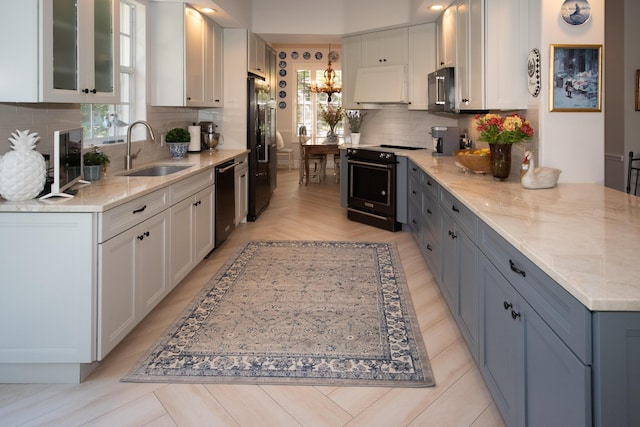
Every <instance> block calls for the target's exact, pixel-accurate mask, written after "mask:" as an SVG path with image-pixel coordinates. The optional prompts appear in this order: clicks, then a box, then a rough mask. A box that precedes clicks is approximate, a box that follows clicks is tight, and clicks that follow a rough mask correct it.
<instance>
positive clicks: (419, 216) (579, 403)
mask: <svg viewBox="0 0 640 427" xmlns="http://www.w3.org/2000/svg"><path fill="white" fill-rule="evenodd" d="M407 188H408V202H407V203H408V219H409V221H408V225H407V230H408V231H410V232H411V233H412V235H413V236H414V238H415V240H416V242H417V243H418V245H419V246H420V248H421V250H422V253H423V255H424V257H425V260H426V261H427V263H428V264H429V267H430V269H431V270H432V273H433V275H434V277H435V279H436V281H437V282H438V285H439V286H440V289H441V291H442V293H443V295H444V297H445V300H446V301H447V304H448V305H449V308H450V309H451V312H452V314H453V317H454V319H455V320H456V322H457V324H458V327H459V329H460V331H461V333H462V336H463V337H464V339H465V341H466V342H467V345H468V347H469V349H470V351H471V353H472V354H473V356H474V357H475V359H476V362H477V364H478V366H479V367H480V372H481V374H482V376H483V378H484V380H485V382H486V384H487V386H488V388H489V390H490V391H491V394H492V396H493V397H494V399H495V402H496V405H497V407H498V409H499V411H500V413H501V415H502V417H503V418H504V421H505V423H506V424H507V425H509V426H556V425H558V426H560V425H562V426H591V425H596V426H608V425H621V426H624V425H640V424H638V423H635V424H634V423H630V422H624V421H620V422H617V421H618V420H620V419H621V418H620V416H619V415H618V417H617V418H616V414H615V412H616V411H622V412H623V413H624V414H625V416H627V415H626V414H630V415H628V416H627V418H626V419H628V420H636V421H637V417H638V416H639V413H640V410H637V411H635V413H634V412H633V411H634V410H633V409H631V402H634V401H635V402H638V401H639V399H640V385H638V386H635V385H634V384H640V369H637V371H631V370H629V368H627V366H629V364H626V365H625V363H626V362H628V361H629V360H634V358H635V359H639V358H640V314H638V313H623V314H621V315H622V318H623V319H624V321H623V323H624V322H626V323H625V325H624V327H622V326H620V321H619V320H618V319H616V320H611V319H612V317H613V316H612V317H609V316H605V315H604V314H601V313H595V314H594V313H591V312H590V311H589V310H587V309H586V308H585V307H584V305H582V304H581V303H580V302H579V301H578V300H576V299H575V298H574V297H573V296H571V295H570V294H569V293H568V292H567V291H565V290H564V289H563V288H562V287H561V286H559V285H558V284H557V283H556V282H555V281H554V280H552V279H551V278H550V277H549V276H547V275H546V274H545V273H544V272H543V271H542V270H540V269H539V268H538V267H537V266H536V265H535V264H533V262H531V261H530V260H529V259H528V258H527V257H525V256H524V255H523V254H522V253H520V252H519V251H518V250H516V249H515V248H514V247H513V246H512V245H510V244H509V243H508V242H507V241H506V240H504V239H503V238H502V237H501V236H500V235H499V234H498V233H497V232H495V231H494V230H493V229H492V228H491V227H489V226H487V225H486V224H485V223H483V222H482V221H481V220H480V219H479V218H478V217H477V215H475V213H473V212H472V211H471V210H469V209H468V208H467V207H466V206H465V205H463V204H462V203H461V202H460V201H459V200H458V199H457V198H456V197H455V196H454V195H453V194H452V193H449V191H447V190H446V189H445V188H444V187H443V186H441V185H439V184H438V183H437V182H435V181H434V180H433V178H432V177H431V176H430V175H429V174H428V173H426V172H424V171H422V170H421V169H420V168H418V167H417V166H416V165H415V164H413V163H410V164H409V167H408V180H407ZM634 314H635V315H638V316H637V317H631V316H630V315H634ZM592 321H594V325H597V324H598V321H600V323H599V324H601V329H602V332H601V333H598V328H597V327H596V326H593V327H592ZM634 322H635V323H634ZM625 328H626V329H625ZM592 330H593V333H592ZM624 332H628V333H627V334H625V333H624ZM610 335H615V336H616V337H618V340H617V342H616V343H613V344H612V343H611V342H610V341H611V340H610V338H609V337H610ZM592 337H594V338H592ZM623 342H624V343H625V344H624V345H623V344H622V343H623ZM609 345H611V346H612V348H614V349H615V350H611V349H609V348H608V346H609ZM621 348H627V349H628V350H627V352H626V353H625V352H624V351H620V350H619V349H621ZM599 359H601V360H599ZM605 362H606V363H605ZM616 364H618V365H620V366H621V367H616V366H615V365H616ZM616 369H617V371H618V372H617V374H618V375H617V376H615V375H614V377H613V378H610V373H611V372H612V371H615V370H616ZM592 372H593V380H592ZM634 372H636V373H635V374H634ZM596 374H598V375H600V376H601V378H598V375H596ZM625 376H627V377H629V378H631V380H629V381H623V378H624V377H625ZM621 383H622V384H623V385H624V387H626V388H623V387H621V385H620V384H621ZM599 388H602V389H603V391H601V392H599V391H598V389H599ZM628 390H631V391H628ZM607 393H611V394H612V395H614V396H616V398H609V399H606V398H603V397H602V396H599V394H603V395H604V394H607ZM627 394H628V395H627ZM621 395H622V397H621ZM634 399H635V400H634ZM601 400H604V402H601ZM620 400H622V402H620ZM592 408H593V410H592ZM599 416H600V419H598V417H599ZM634 416H635V417H636V418H634ZM610 420H616V422H613V423H610V422H609V421H610Z"/></svg>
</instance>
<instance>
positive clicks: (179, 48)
mask: <svg viewBox="0 0 640 427" xmlns="http://www.w3.org/2000/svg"><path fill="white" fill-rule="evenodd" d="M218 38H219V40H218ZM151 62H152V67H151V85H152V88H153V90H152V92H151V104H152V105H158V106H174V107H221V106H222V78H223V77H222V29H221V28H220V27H219V26H218V24H216V23H215V22H213V21H211V20H210V19H208V18H206V17H205V16H203V15H202V14H200V12H198V11H197V10H195V9H193V8H191V7H189V6H187V5H185V4H183V3H159V2H152V3H151Z"/></svg>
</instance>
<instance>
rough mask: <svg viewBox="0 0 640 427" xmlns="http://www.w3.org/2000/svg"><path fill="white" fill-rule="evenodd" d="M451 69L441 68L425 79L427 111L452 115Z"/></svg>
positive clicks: (453, 93)
mask: <svg viewBox="0 0 640 427" xmlns="http://www.w3.org/2000/svg"><path fill="white" fill-rule="evenodd" d="M453 77H454V73H453V67H446V68H441V69H439V70H438V71H434V72H433V73H429V76H428V77H427V97H428V108H429V111H440V112H447V113H452V112H455V108H456V99H455V98H456V97H455V85H454V83H453Z"/></svg>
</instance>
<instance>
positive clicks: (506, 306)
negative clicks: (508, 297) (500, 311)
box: [502, 301, 513, 310]
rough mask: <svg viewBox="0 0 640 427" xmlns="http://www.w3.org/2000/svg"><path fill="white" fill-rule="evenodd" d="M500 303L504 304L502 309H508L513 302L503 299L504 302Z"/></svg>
mask: <svg viewBox="0 0 640 427" xmlns="http://www.w3.org/2000/svg"><path fill="white" fill-rule="evenodd" d="M502 304H503V305H504V309H505V310H509V309H510V308H511V307H513V304H511V303H508V302H506V301H505V302H503V303H502Z"/></svg>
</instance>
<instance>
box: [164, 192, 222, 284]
mask: <svg viewBox="0 0 640 427" xmlns="http://www.w3.org/2000/svg"><path fill="white" fill-rule="evenodd" d="M213 245H214V188H213V186H209V187H207V188H205V189H204V190H201V191H199V192H198V193H197V194H195V195H194V196H192V197H189V198H187V199H185V200H183V201H181V202H178V203H176V204H175V205H173V206H172V207H171V283H172V287H173V286H175V285H177V284H178V283H179V282H180V281H181V280H182V279H184V277H185V276H186V275H187V274H188V273H189V272H190V271H191V269H192V268H193V267H195V265H196V264H198V263H199V262H200V261H202V259H203V258H204V257H205V256H206V255H207V254H208V253H209V252H210V251H211V250H212V249H213Z"/></svg>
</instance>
